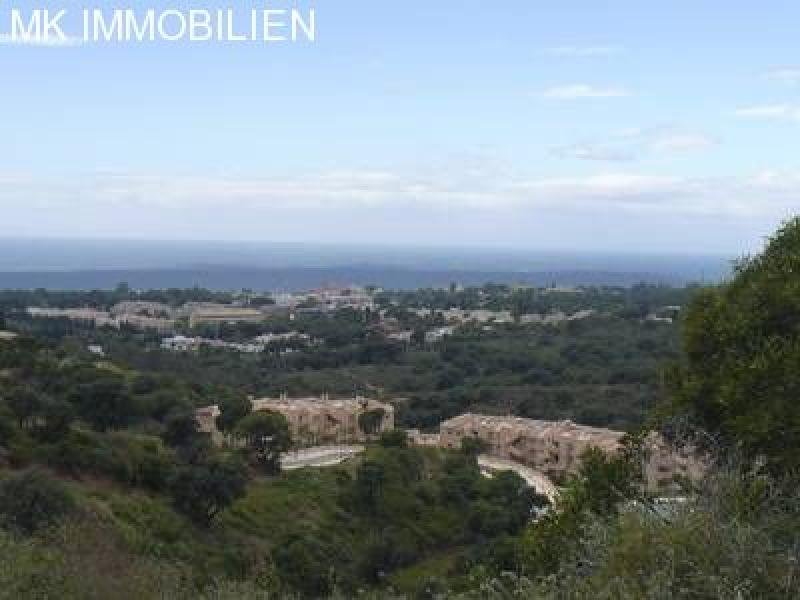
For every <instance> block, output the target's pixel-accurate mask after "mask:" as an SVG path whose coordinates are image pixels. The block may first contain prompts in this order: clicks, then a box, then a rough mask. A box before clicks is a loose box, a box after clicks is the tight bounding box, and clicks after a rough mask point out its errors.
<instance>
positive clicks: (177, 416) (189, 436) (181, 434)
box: [162, 410, 198, 447]
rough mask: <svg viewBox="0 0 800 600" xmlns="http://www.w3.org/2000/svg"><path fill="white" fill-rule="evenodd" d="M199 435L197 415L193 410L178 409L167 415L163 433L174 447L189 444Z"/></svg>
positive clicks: (165, 438)
mask: <svg viewBox="0 0 800 600" xmlns="http://www.w3.org/2000/svg"><path fill="white" fill-rule="evenodd" d="M197 436H198V431H197V417H196V416H195V414H194V412H193V411H190V410H177V411H174V412H172V413H170V414H169V415H168V416H167V419H166V421H165V423H164V433H163V435H162V437H163V438H164V441H165V442H166V443H167V444H169V445H170V446H174V447H179V446H187V445H189V444H191V443H192V442H193V441H194V440H195V439H196V438H197Z"/></svg>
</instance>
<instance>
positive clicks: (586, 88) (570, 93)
mask: <svg viewBox="0 0 800 600" xmlns="http://www.w3.org/2000/svg"><path fill="white" fill-rule="evenodd" d="M630 95H631V93H630V91H628V90H626V89H625V88H621V87H597V86H593V85H588V84H585V83H576V84H572V85H562V86H555V87H551V88H548V89H546V90H544V91H542V92H541V96H542V97H543V98H548V99H551V100H581V99H587V98H625V97H627V96H630Z"/></svg>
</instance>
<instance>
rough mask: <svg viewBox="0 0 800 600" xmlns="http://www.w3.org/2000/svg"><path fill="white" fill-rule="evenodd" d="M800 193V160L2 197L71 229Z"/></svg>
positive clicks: (687, 204)
mask: <svg viewBox="0 0 800 600" xmlns="http://www.w3.org/2000/svg"><path fill="white" fill-rule="evenodd" d="M798 197H800V169H798V170H796V171H777V170H773V171H763V172H759V173H755V174H753V175H750V176H728V177H714V178H704V177H685V176H679V175H665V174H657V173H646V172H630V171H622V172H620V171H609V172H605V173H600V174H593V175H586V176H570V177H546V176H545V177H542V176H530V175H529V176H523V175H520V174H510V173H509V172H508V171H505V170H502V169H500V170H486V171H484V172H480V173H475V172H472V171H469V170H468V171H467V172H459V171H458V170H457V169H452V170H451V171H449V172H445V173H441V172H437V173H433V172H426V171H414V172H400V171H397V172H390V171H383V170H375V171H338V172H327V173H311V174H306V175H303V176H293V177H286V176H284V177H224V176H172V175H147V174H118V175H113V174H111V175H109V174H99V175H95V176H92V177H75V178H72V179H39V178H33V177H21V176H20V177H18V178H13V177H10V178H8V179H7V181H5V182H4V185H3V186H0V205H2V206H3V207H4V211H5V214H6V217H8V218H9V219H12V220H9V221H6V226H7V227H8V226H10V227H13V226H14V222H18V223H19V224H20V226H21V225H23V224H24V225H25V226H27V224H28V223H30V222H36V220H37V219H38V216H37V215H47V216H48V218H49V219H51V220H53V221H54V222H55V223H56V226H60V227H63V228H64V229H65V230H69V228H71V227H73V226H80V225H81V219H83V218H85V217H90V218H91V219H92V220H93V221H95V222H98V223H101V224H105V225H107V226H109V227H112V228H113V227H118V226H119V225H120V224H122V223H125V222H128V221H130V222H135V221H136V220H137V219H138V220H143V219H154V220H156V221H157V222H159V223H160V225H159V226H160V227H169V225H170V224H171V223H173V221H174V225H175V226H178V225H181V226H183V224H184V223H183V221H184V220H185V219H187V218H188V219H195V218H201V217H200V216H202V215H205V216H204V217H202V218H207V219H212V220H211V221H210V223H213V222H214V220H217V219H219V220H220V221H224V222H225V223H226V224H227V225H228V226H230V227H237V226H238V227H241V228H252V227H253V225H254V223H255V222H264V223H269V222H270V219H271V218H272V217H276V218H277V217H280V218H281V219H283V220H284V221H287V220H288V221H291V222H292V223H295V224H296V225H297V226H300V225H301V224H302V223H303V222H304V221H305V220H306V219H315V220H317V221H320V220H323V221H324V219H326V218H331V216H334V215H335V216H336V218H337V219H340V220H341V219H345V217H346V219H345V220H347V219H349V220H350V221H351V222H352V223H353V226H354V227H355V228H357V223H359V222H361V221H360V220H361V219H362V217H363V218H368V216H369V215H373V217H375V218H377V215H386V214H390V213H391V214H395V213H398V212H401V213H402V214H403V215H404V217H403V218H406V219H408V220H411V221H414V220H415V219H416V220H419V219H422V220H425V219H427V218H428V217H429V216H431V215H434V214H448V213H451V212H452V213H453V214H459V215H461V216H463V218H465V219H473V220H477V222H480V221H481V219H483V218H485V216H486V215H492V214H496V213H498V212H501V213H503V214H507V215H514V214H516V215H520V216H522V215H526V214H530V212H531V211H533V212H534V213H535V212H536V211H546V212H548V213H552V214H575V215H577V216H576V217H575V218H586V217H587V215H590V214H594V213H596V212H600V213H603V214H607V213H608V212H609V211H619V212H620V215H621V216H622V214H623V213H634V214H649V215H652V216H657V215H671V216H681V215H683V216H691V215H716V216H721V217H745V218H747V217H751V216H760V217H764V216H766V217H772V216H775V215H779V216H786V215H787V214H789V213H790V212H791V211H792V210H795V209H796V208H797V206H798V205H797V198H798ZM20 199H24V201H23V200H20ZM11 215H15V217H13V218H12V217H11ZM198 215H200V216H198ZM326 215H327V216H326ZM348 215H349V217H348ZM14 219H16V221H15V220H14ZM105 225H103V226H105ZM98 226H100V225H98ZM386 226H388V225H386Z"/></svg>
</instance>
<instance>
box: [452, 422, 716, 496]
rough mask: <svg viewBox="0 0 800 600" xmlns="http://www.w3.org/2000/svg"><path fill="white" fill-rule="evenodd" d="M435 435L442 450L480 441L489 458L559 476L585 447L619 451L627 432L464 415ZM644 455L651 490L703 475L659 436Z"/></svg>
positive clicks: (692, 461) (572, 467)
mask: <svg viewBox="0 0 800 600" xmlns="http://www.w3.org/2000/svg"><path fill="white" fill-rule="evenodd" d="M439 436H440V445H441V446H442V447H445V448H458V447H460V445H461V440H463V439H464V438H474V439H479V440H482V441H483V442H484V443H485V444H486V445H487V447H488V448H487V452H488V454H490V455H492V456H496V457H499V458H504V459H508V460H513V461H515V462H518V463H522V464H525V465H528V466H530V467H532V468H534V469H537V470H539V471H542V472H543V473H545V474H547V475H549V476H551V477H555V478H561V477H564V476H565V475H568V474H570V473H574V472H575V471H577V469H578V468H579V466H580V459H581V456H582V455H583V453H584V452H585V451H586V450H588V449H589V448H597V449H599V450H602V451H603V452H606V453H608V454H613V453H615V452H618V451H619V450H620V449H621V442H622V438H623V437H624V436H625V434H624V433H622V432H619V431H612V430H610V429H602V428H598V427H587V426H585V425H577V424H575V423H573V422H571V421H557V422H554V421H536V420H533V419H524V418H521V417H494V416H484V415H475V414H465V415H461V416H458V417H455V418H453V419H450V420H449V421H445V422H444V423H442V425H441V427H440V433H439ZM646 451H647V459H646V462H645V464H644V465H643V468H644V474H645V478H646V480H647V482H648V485H649V486H651V487H662V486H664V485H666V484H668V483H670V482H671V481H673V480H674V478H675V477H676V476H684V477H689V478H697V477H700V476H701V475H702V472H703V468H702V463H701V462H700V461H698V460H695V459H694V458H693V456H692V453H691V452H688V451H687V452H678V451H675V450H674V449H673V448H672V447H671V446H669V445H668V444H667V443H666V442H665V441H663V440H662V439H661V437H660V436H658V435H657V434H653V435H651V436H650V437H649V438H648V440H647V443H646Z"/></svg>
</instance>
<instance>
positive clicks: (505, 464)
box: [478, 454, 558, 502]
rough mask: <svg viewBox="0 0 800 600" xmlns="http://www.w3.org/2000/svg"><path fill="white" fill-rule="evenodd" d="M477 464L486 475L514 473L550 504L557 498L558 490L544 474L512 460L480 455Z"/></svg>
mask: <svg viewBox="0 0 800 600" xmlns="http://www.w3.org/2000/svg"><path fill="white" fill-rule="evenodd" d="M478 464H479V465H480V467H481V471H483V472H484V473H487V474H492V473H497V472H498V471H514V473H516V474H517V475H519V476H520V477H522V478H523V479H524V480H525V481H527V482H528V485H530V486H531V487H532V488H533V489H535V490H536V491H537V492H539V493H540V494H542V495H543V496H547V498H548V499H549V500H550V502H553V501H554V500H555V499H556V496H558V488H557V487H556V485H555V484H554V483H553V482H552V481H550V479H549V478H548V477H547V476H546V475H545V474H543V473H540V472H539V471H537V470H535V469H531V468H530V467H526V466H525V465H522V464H520V463H517V462H514V461H513V460H505V459H503V458H495V457H494V456H488V455H486V454H482V455H481V456H479V457H478Z"/></svg>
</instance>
